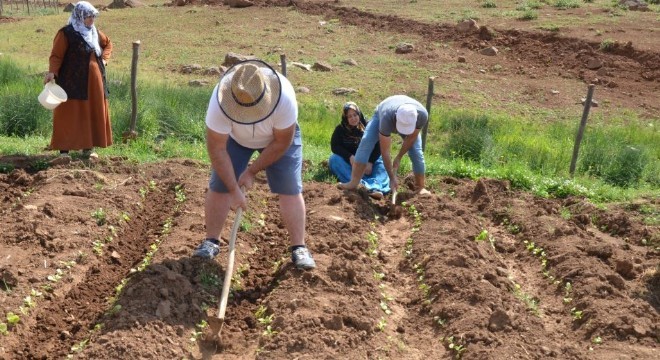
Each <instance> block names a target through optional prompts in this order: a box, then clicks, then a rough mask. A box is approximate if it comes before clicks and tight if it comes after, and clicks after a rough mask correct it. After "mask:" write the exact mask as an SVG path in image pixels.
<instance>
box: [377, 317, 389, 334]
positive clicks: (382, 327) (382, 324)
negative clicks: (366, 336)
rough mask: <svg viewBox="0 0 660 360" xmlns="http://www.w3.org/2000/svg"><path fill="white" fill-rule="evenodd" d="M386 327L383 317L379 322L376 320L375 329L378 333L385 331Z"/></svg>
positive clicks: (385, 320)
mask: <svg viewBox="0 0 660 360" xmlns="http://www.w3.org/2000/svg"><path fill="white" fill-rule="evenodd" d="M386 327H387V319H385V317H381V318H380V320H378V323H377V324H376V328H378V330H379V331H381V332H383V331H385V328H386Z"/></svg>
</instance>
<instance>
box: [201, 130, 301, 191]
mask: <svg viewBox="0 0 660 360" xmlns="http://www.w3.org/2000/svg"><path fill="white" fill-rule="evenodd" d="M255 151H258V152H259V153H261V151H263V149H250V148H246V147H244V146H242V145H240V144H239V143H237V142H236V140H234V139H232V138H231V137H230V138H229V140H227V152H228V153H229V157H230V158H231V162H232V165H233V166H234V176H236V179H238V177H239V176H240V175H241V174H242V173H243V171H245V169H246V168H247V166H248V163H249V161H250V157H251V156H252V154H253V153H254V152H255ZM266 177H267V178H268V186H269V187H270V191H272V192H273V193H275V194H281V195H298V194H300V193H302V139H301V137H300V128H299V127H298V125H296V134H295V135H294V137H293V142H292V143H291V146H289V149H287V151H286V152H285V153H284V155H282V157H281V158H279V159H278V160H277V161H276V162H274V163H272V164H270V166H269V167H267V168H266ZM209 188H210V189H211V190H213V191H215V192H219V193H227V192H229V191H228V190H227V187H226V186H225V184H224V183H223V182H222V180H220V177H219V176H218V174H217V173H216V172H215V170H213V169H211V180H210V181H209Z"/></svg>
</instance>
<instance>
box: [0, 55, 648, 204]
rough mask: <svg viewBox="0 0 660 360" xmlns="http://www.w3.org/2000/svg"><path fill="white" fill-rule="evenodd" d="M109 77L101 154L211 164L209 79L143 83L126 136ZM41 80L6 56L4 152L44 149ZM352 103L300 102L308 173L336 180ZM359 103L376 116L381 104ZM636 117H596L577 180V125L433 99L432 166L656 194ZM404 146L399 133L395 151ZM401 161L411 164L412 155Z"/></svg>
mask: <svg viewBox="0 0 660 360" xmlns="http://www.w3.org/2000/svg"><path fill="white" fill-rule="evenodd" d="M110 84H111V85H110V91H111V101H110V109H111V110H110V111H111V114H112V119H113V132H114V138H115V142H116V144H115V145H113V146H111V147H109V148H107V149H99V153H100V154H101V156H124V157H126V158H127V159H128V160H129V161H135V162H155V161H159V160H162V159H168V158H191V159H196V160H199V161H201V162H202V163H208V158H207V154H206V147H205V140H204V131H205V125H204V117H205V112H206V108H207V105H208V101H209V96H210V94H211V89H210V88H188V87H185V88H181V87H176V86H168V85H164V84H162V83H161V82H153V83H152V82H149V81H146V80H145V81H142V82H140V83H139V86H138V88H139V99H140V100H139V104H138V132H139V134H140V136H139V138H138V139H137V140H136V141H134V142H131V143H128V144H123V143H121V134H122V133H123V132H124V131H126V129H127V128H128V126H129V120H130V115H131V114H130V109H131V98H130V94H129V91H128V87H129V86H128V82H127V81H126V80H125V79H124V78H123V77H122V78H119V79H116V78H115V79H113V78H111V79H110ZM40 86H41V78H40V76H30V73H29V69H27V68H22V67H20V66H18V65H16V63H14V62H12V61H9V60H7V59H0V135H1V136H0V154H4V155H9V154H24V155H37V154H42V153H43V149H44V147H45V146H46V145H47V144H48V141H49V139H48V138H49V136H50V132H51V126H52V125H51V113H50V112H48V111H46V110H44V109H41V108H40V107H39V106H38V105H37V101H36V95H37V94H36V92H37V90H34V89H39V88H40ZM417 97H418V98H421V97H422V96H421V94H420V95H418V96H417ZM343 102H344V99H342V98H338V99H335V101H329V100H327V99H323V100H320V99H309V98H307V99H301V100H300V101H299V108H300V111H299V122H300V124H301V129H302V133H303V140H304V158H305V160H307V161H308V164H309V166H308V167H307V168H306V173H305V179H306V180H318V181H330V182H334V181H335V180H334V179H333V178H332V176H331V175H330V174H329V172H328V170H327V168H326V167H324V166H323V165H322V163H323V161H325V160H326V159H327V158H328V156H329V155H330V145H329V142H330V135H331V134H332V131H333V129H334V127H335V126H336V124H337V122H338V121H339V118H340V109H341V105H342V104H343ZM359 103H360V106H361V107H362V109H363V111H364V112H365V114H366V115H367V116H370V115H371V112H372V111H373V110H371V109H373V108H374V107H375V105H376V103H370V102H366V101H363V102H359ZM628 120H629V119H628V118H621V119H607V122H605V121H604V119H599V118H595V119H592V123H591V125H592V126H588V127H587V130H586V133H585V137H584V141H583V144H582V147H581V153H580V154H581V156H580V158H579V161H578V171H577V174H576V175H577V176H576V178H575V179H573V180H570V179H569V177H568V167H569V164H570V158H571V154H572V151H573V139H574V137H575V131H576V124H571V123H565V122H551V123H543V122H538V121H535V120H530V119H527V118H525V117H514V116H511V115H508V114H504V113H495V112H491V113H483V112H481V111H479V112H477V111H466V110H460V109H455V108H450V107H446V106H436V107H433V108H432V112H431V122H430V127H429V131H428V137H427V148H426V152H425V154H426V159H427V172H428V174H429V176H430V177H431V178H433V177H438V176H456V177H464V178H471V179H477V178H481V177H492V178H500V179H507V180H509V181H511V183H512V185H513V186H515V187H517V188H521V189H526V190H529V191H531V192H533V193H535V194H537V195H540V196H557V197H564V196H568V195H581V196H586V197H589V198H591V199H594V200H596V201H612V200H625V199H632V198H634V197H637V196H642V195H649V194H655V196H657V194H658V191H657V190H658V187H659V186H660V166H659V161H658V159H659V158H660V148H658V147H657V146H655V144H658V143H660V134H658V131H657V127H656V126H655V124H654V123H650V124H646V125H641V124H640V122H639V121H628ZM397 146H400V141H398V139H397V140H396V141H395V151H396V147H397ZM0 162H1V161H0ZM1 165H2V164H0V169H2V168H3V167H2V166H1ZM4 169H5V170H8V171H10V170H11V169H10V168H7V167H4ZM401 169H402V171H403V172H407V171H410V169H411V166H410V162H409V160H408V158H407V157H405V158H404V160H403V162H402V165H401ZM430 183H434V182H433V181H430ZM436 190H441V189H436Z"/></svg>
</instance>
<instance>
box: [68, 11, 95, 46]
mask: <svg viewBox="0 0 660 360" xmlns="http://www.w3.org/2000/svg"><path fill="white" fill-rule="evenodd" d="M98 15H99V11H98V10H96V8H95V7H94V5H92V4H90V3H88V2H87V1H79V2H78V3H76V5H75V6H74V7H73V11H71V16H70V17H69V24H71V25H73V28H74V29H75V30H76V31H77V32H79V33H80V35H82V37H83V39H85V42H86V43H87V44H89V46H91V47H93V48H94V52H95V53H96V56H101V46H100V45H99V34H98V32H97V31H96V26H94V24H92V26H91V27H87V26H85V18H86V17H90V16H93V17H97V16H98Z"/></svg>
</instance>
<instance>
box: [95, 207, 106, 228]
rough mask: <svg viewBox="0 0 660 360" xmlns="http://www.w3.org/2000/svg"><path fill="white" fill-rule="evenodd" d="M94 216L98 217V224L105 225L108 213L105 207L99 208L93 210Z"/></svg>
mask: <svg viewBox="0 0 660 360" xmlns="http://www.w3.org/2000/svg"><path fill="white" fill-rule="evenodd" d="M92 217H93V218H94V219H96V225H98V226H103V225H105V222H106V213H105V210H103V208H98V209H96V210H94V211H93V212H92Z"/></svg>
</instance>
